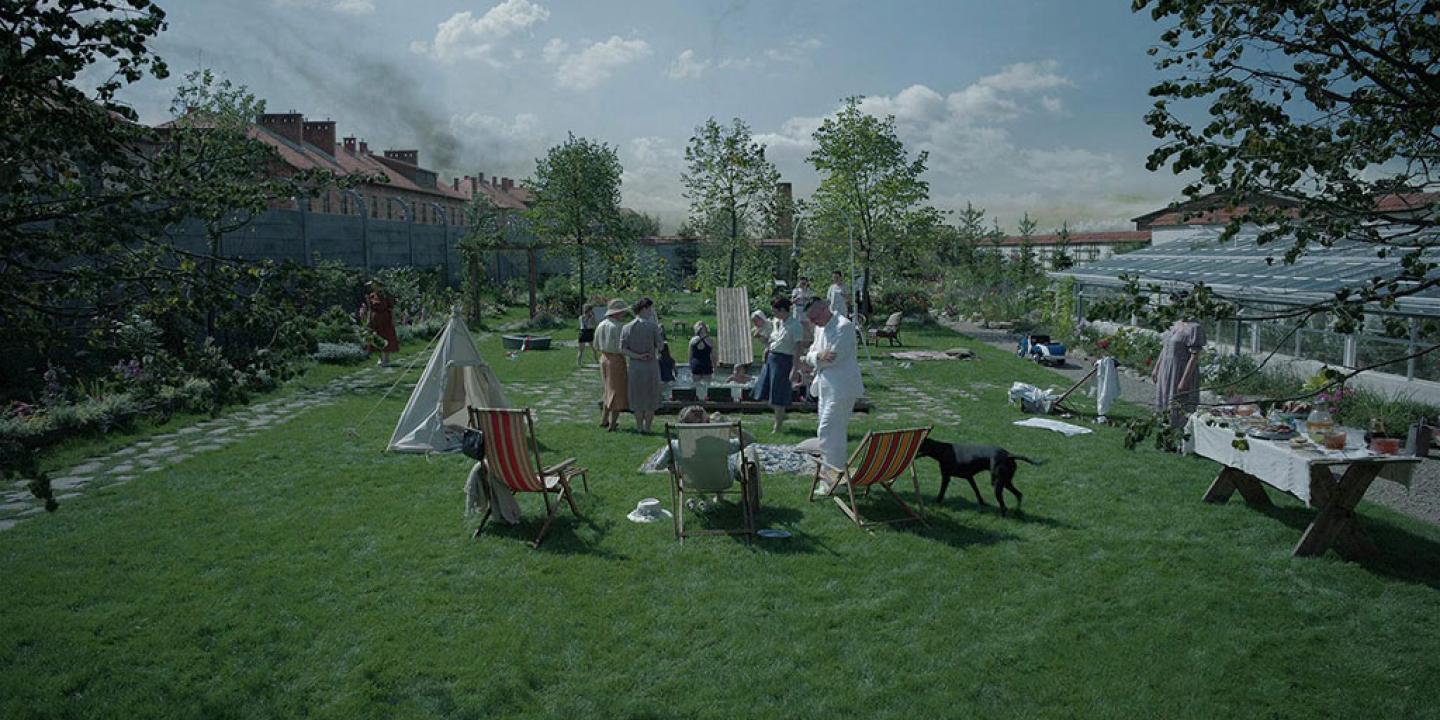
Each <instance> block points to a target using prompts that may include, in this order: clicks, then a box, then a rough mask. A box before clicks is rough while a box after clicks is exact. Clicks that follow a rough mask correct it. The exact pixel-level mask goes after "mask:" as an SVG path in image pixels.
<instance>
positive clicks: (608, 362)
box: [582, 297, 667, 433]
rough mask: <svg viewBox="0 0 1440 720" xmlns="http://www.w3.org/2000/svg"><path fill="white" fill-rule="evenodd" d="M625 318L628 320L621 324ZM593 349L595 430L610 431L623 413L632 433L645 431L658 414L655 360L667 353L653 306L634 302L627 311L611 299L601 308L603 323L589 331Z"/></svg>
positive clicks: (658, 376) (658, 367)
mask: <svg viewBox="0 0 1440 720" xmlns="http://www.w3.org/2000/svg"><path fill="white" fill-rule="evenodd" d="M626 314H631V315H633V316H634V318H633V319H632V320H630V322H627V323H624V324H623V325H622V324H621V320H623V319H624V317H625V315H626ZM582 333H583V329H582ZM594 344H595V349H596V350H598V351H599V352H600V380H601V382H602V384H603V385H604V387H605V394H604V398H603V410H602V412H601V418H600V426H601V427H603V428H605V429H607V430H609V431H610V432H614V431H615V430H616V429H617V428H618V427H619V424H620V414H621V413H623V412H625V411H626V410H629V411H630V412H632V413H634V414H635V428H636V429H637V430H639V431H640V432H645V433H648V432H650V426H651V425H652V424H653V423H654V422H655V411H656V410H659V409H660V396H661V388H662V385H663V382H664V381H663V380H662V379H661V358H662V355H666V354H667V353H666V352H665V331H664V330H661V329H660V323H659V322H657V321H656V319H655V301H653V300H651V299H650V298H648V297H647V298H640V300H639V301H637V302H636V303H635V304H634V305H633V306H632V305H627V304H626V303H625V301H624V300H619V299H615V300H611V301H610V302H609V304H608V305H606V306H605V319H604V320H601V321H600V324H599V325H597V326H596V327H595V333H594Z"/></svg>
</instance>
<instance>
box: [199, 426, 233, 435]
mask: <svg viewBox="0 0 1440 720" xmlns="http://www.w3.org/2000/svg"><path fill="white" fill-rule="evenodd" d="M231 430H234V428H229V427H218V428H215V429H214V430H211V431H209V432H207V433H205V434H206V435H212V436H213V435H224V434H226V433H229V432H230V431H231Z"/></svg>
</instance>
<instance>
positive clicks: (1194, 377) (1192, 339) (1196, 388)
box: [1151, 320, 1205, 428]
mask: <svg viewBox="0 0 1440 720" xmlns="http://www.w3.org/2000/svg"><path fill="white" fill-rule="evenodd" d="M1204 349H1205V328H1203V327H1201V325H1200V323H1197V322H1191V321H1189V320H1176V321H1175V324H1174V325H1171V326H1170V329H1169V330H1166V331H1165V334H1163V335H1161V336H1160V357H1159V358H1158V359H1157V360H1156V361H1155V370H1154V371H1153V372H1152V373H1151V379H1152V380H1154V381H1155V410H1156V411H1158V412H1168V413H1169V420H1170V427H1172V428H1176V427H1180V425H1181V423H1183V422H1184V421H1185V417H1186V416H1188V415H1189V414H1190V413H1192V412H1194V411H1195V406H1196V405H1197V404H1199V402H1200V352H1201V351H1202V350H1204Z"/></svg>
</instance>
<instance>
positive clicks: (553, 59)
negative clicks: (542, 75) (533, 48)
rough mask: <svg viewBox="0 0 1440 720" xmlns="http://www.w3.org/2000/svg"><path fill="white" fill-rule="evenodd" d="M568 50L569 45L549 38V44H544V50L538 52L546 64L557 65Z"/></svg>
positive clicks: (558, 39) (557, 39)
mask: <svg viewBox="0 0 1440 720" xmlns="http://www.w3.org/2000/svg"><path fill="white" fill-rule="evenodd" d="M569 49H570V43H567V42H565V41H564V40H561V39H560V38H550V42H547V43H545V49H544V50H541V51H540V56H541V57H543V58H545V62H547V63H557V62H560V59H561V58H563V57H565V53H566V51H568V50H569Z"/></svg>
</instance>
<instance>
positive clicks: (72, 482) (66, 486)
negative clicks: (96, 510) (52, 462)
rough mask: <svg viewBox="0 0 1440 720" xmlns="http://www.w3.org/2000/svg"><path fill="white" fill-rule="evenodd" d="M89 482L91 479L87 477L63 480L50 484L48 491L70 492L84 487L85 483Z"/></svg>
mask: <svg viewBox="0 0 1440 720" xmlns="http://www.w3.org/2000/svg"><path fill="white" fill-rule="evenodd" d="M90 480H91V478H88V477H76V478H65V479H64V480H56V481H54V482H52V483H50V489H52V490H71V489H74V488H78V487H84V486H85V484H86V483H88V482H90Z"/></svg>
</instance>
